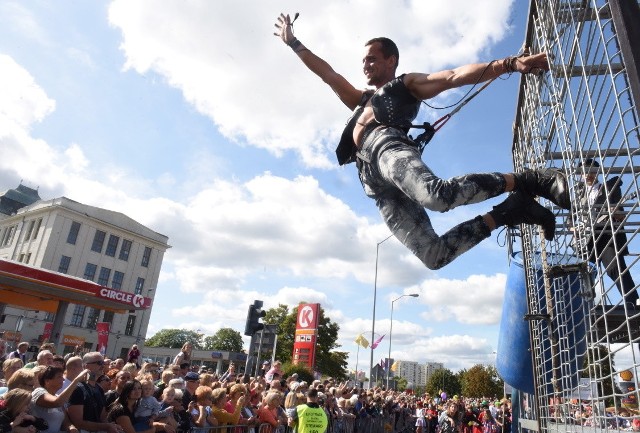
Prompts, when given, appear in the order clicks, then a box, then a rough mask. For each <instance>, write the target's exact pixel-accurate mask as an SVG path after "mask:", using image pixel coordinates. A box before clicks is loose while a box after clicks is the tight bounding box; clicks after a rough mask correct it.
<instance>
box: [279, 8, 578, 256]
mask: <svg viewBox="0 0 640 433" xmlns="http://www.w3.org/2000/svg"><path fill="white" fill-rule="evenodd" d="M296 18H297V14H296ZM293 21H295V18H294V20H293ZM293 21H292V19H291V17H290V16H289V15H284V14H281V15H280V17H278V21H277V23H276V25H275V26H276V29H277V31H276V32H275V33H274V34H275V35H276V36H278V37H280V38H281V39H282V41H283V42H284V43H285V44H287V45H288V46H289V47H290V48H291V49H292V50H293V52H294V53H296V55H297V56H298V57H299V58H300V60H302V62H303V63H304V64H305V65H306V66H307V68H309V69H310V70H311V71H312V72H313V73H315V74H316V75H318V76H319V77H320V78H321V79H322V80H323V81H324V82H325V83H327V84H328V85H329V86H330V87H331V89H333V91H334V92H335V93H336V94H337V95H338V97H339V98H340V100H341V101H342V102H343V103H344V104H345V105H346V106H347V107H349V109H351V110H354V112H353V115H352V117H351V118H350V120H349V121H348V123H347V126H346V128H345V131H344V132H343V134H342V138H341V140H340V144H339V145H338V148H337V149H336V154H337V157H338V162H339V163H340V165H343V164H347V163H350V162H356V165H357V167H358V174H359V177H360V181H361V183H362V186H363V188H364V190H365V193H366V194H367V195H368V196H369V197H371V198H373V199H374V200H375V201H376V205H377V206H378V209H379V211H380V214H381V215H382V218H383V219H384V221H385V223H386V224H387V226H388V227H389V229H390V230H391V232H392V233H393V234H394V235H395V237H396V238H398V239H399V240H400V242H402V243H403V244H404V245H405V246H406V247H407V248H409V249H410V250H411V251H412V252H413V254H415V255H416V256H417V257H418V258H419V259H420V260H421V261H422V262H423V263H424V264H425V266H426V267H427V268H429V269H439V268H441V267H443V266H445V265H447V264H449V263H450V262H451V261H452V260H454V259H455V258H456V257H458V256H459V255H460V254H462V253H464V252H465V251H467V250H469V249H471V248H472V247H474V246H475V245H477V244H478V243H480V242H481V241H482V240H484V239H486V238H488V237H489V236H490V234H491V231H492V230H494V229H495V228H497V227H500V226H503V225H507V226H514V225H518V224H523V223H524V224H538V225H540V226H541V227H542V229H543V230H544V236H545V238H546V239H548V240H551V239H553V236H554V232H555V217H554V215H553V213H552V212H551V211H550V210H548V209H546V208H544V207H542V206H541V205H540V204H538V203H537V202H536V201H535V199H534V197H535V196H541V197H544V198H546V199H549V200H551V201H552V202H553V203H555V204H557V205H558V206H560V207H562V208H565V209H569V208H570V207H571V206H570V203H569V188H568V185H567V181H566V178H565V177H564V175H563V174H562V172H560V171H558V170H555V169H544V170H526V171H524V172H521V173H507V174H502V173H482V174H467V175H464V176H458V177H453V178H451V179H448V180H445V179H440V178H439V177H437V176H436V175H435V174H434V173H433V172H432V171H431V170H430V169H429V168H428V167H427V166H426V165H425V164H424V162H423V161H422V158H421V152H420V149H419V145H418V144H417V143H416V142H415V141H413V140H412V139H411V138H410V137H409V136H408V135H407V132H408V130H409V128H410V127H411V126H412V125H411V122H412V121H413V120H414V119H415V117H416V116H417V115H418V110H419V109H420V104H421V101H422V100H425V99H429V98H433V97H435V96H436V95H438V94H440V93H441V92H444V91H445V90H449V89H453V88H456V87H461V86H464V85H471V84H478V83H480V82H485V81H490V80H493V79H495V78H497V77H499V76H500V75H503V74H505V73H513V72H520V73H523V74H525V73H534V74H539V73H542V72H544V71H547V70H548V69H549V64H548V62H547V56H546V54H544V53H541V54H534V55H531V56H523V57H507V58H505V59H504V60H500V61H492V62H489V63H480V64H470V65H466V66H461V67H459V68H456V69H453V70H447V71H442V72H436V73H433V74H423V73H409V74H403V75H400V76H398V77H396V68H397V67H398V60H399V57H400V55H399V52H398V48H397V47H396V44H395V43H394V42H393V41H391V40H390V39H388V38H375V39H371V40H370V41H368V42H367V43H366V44H365V53H364V57H363V59H362V70H363V72H364V75H365V77H366V80H367V84H368V85H369V86H374V87H375V88H376V90H375V92H374V91H371V90H358V89H356V88H355V87H353V86H352V85H351V84H350V83H349V82H348V81H347V80H346V79H345V78H344V77H342V76H341V75H340V74H338V73H337V72H335V71H334V70H333V68H332V67H331V66H330V65H329V64H328V63H327V62H326V61H324V60H323V59H321V58H320V57H318V56H317V55H315V54H314V53H312V52H311V51H310V50H309V49H308V48H307V47H305V46H304V45H303V44H302V42H300V41H299V40H298V39H297V38H296V37H295V36H294V35H293ZM512 191H513V192H512ZM504 192H512V193H511V194H510V195H509V196H508V197H507V199H506V200H505V201H504V202H502V203H500V204H498V205H497V206H494V207H493V210H491V211H489V212H488V213H486V214H484V215H481V216H478V217H476V218H474V219H472V220H469V221H466V222H463V223H461V224H459V225H457V226H455V227H453V228H452V229H451V230H449V231H448V232H446V233H445V234H443V235H442V236H438V235H437V234H436V233H435V231H434V230H433V227H432V226H431V220H430V219H429V216H428V215H427V213H426V211H425V208H426V209H429V210H432V211H439V212H446V211H448V210H451V209H453V208H455V207H457V206H460V205H466V204H470V203H478V202H481V201H484V200H487V199H489V198H492V197H496V196H498V195H500V194H502V193H504Z"/></svg>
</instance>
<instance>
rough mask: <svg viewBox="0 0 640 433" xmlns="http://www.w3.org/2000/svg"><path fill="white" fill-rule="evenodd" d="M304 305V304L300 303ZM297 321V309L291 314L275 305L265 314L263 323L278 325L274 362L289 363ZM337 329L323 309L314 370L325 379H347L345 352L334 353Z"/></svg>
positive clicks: (285, 308)
mask: <svg viewBox="0 0 640 433" xmlns="http://www.w3.org/2000/svg"><path fill="white" fill-rule="evenodd" d="M301 302H302V303H304V301H301ZM297 318H298V307H297V306H296V307H294V308H293V309H292V310H291V311H289V308H288V307H287V306H286V305H282V304H280V305H278V307H276V308H272V309H270V310H267V314H266V315H265V317H264V320H263V322H264V323H272V324H273V323H276V324H278V347H277V348H276V359H279V360H280V361H282V362H283V363H287V362H289V363H290V362H291V360H292V359H291V357H292V353H293V342H294V341H293V340H294V338H295V332H296V320H297ZM339 330H340V326H339V325H338V324H337V323H334V322H332V321H331V319H330V318H329V317H326V316H325V314H324V309H322V308H320V317H319V318H318V339H317V346H316V369H317V370H318V371H320V372H321V373H322V374H323V375H325V376H331V377H333V378H336V379H340V380H342V379H345V378H346V377H347V366H348V362H347V358H348V354H347V353H346V352H339V351H334V349H336V348H338V347H340V345H339V344H338V343H337V341H338V331H339Z"/></svg>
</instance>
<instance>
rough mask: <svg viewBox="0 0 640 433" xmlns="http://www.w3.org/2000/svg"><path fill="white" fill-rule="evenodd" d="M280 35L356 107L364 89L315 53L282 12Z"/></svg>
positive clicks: (278, 23)
mask: <svg viewBox="0 0 640 433" xmlns="http://www.w3.org/2000/svg"><path fill="white" fill-rule="evenodd" d="M275 26H276V29H277V31H276V32H275V33H274V35H276V36H278V37H279V38H280V39H282V41H283V42H284V43H285V44H287V45H288V46H289V47H291V49H292V50H293V52H294V53H296V54H297V55H298V57H300V60H302V62H303V63H304V64H305V65H306V66H307V68H309V70H311V72H313V73H314V74H316V75H317V76H318V77H320V78H321V79H322V81H324V82H325V83H327V84H328V85H329V87H331V89H333V91H334V92H335V93H336V95H338V97H339V98H340V100H341V101H342V102H343V103H344V105H346V106H347V107H349V109H350V110H353V109H354V108H356V106H357V105H358V103H359V102H360V99H361V98H362V93H363V92H362V90H358V89H356V88H355V87H353V86H352V85H351V83H349V82H348V81H347V80H346V79H345V78H344V77H343V76H342V75H340V74H338V73H337V72H336V71H334V70H333V68H332V67H331V65H329V64H328V63H327V62H326V61H324V60H323V59H321V58H320V57H318V56H316V55H315V54H313V53H312V52H311V51H310V50H309V49H308V48H307V47H305V46H304V45H303V44H302V42H300V41H299V40H298V39H296V37H295V36H294V35H293V31H292V23H291V18H290V17H289V15H284V14H280V16H279V17H278V22H277V23H276V24H275Z"/></svg>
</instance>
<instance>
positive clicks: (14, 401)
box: [0, 388, 37, 433]
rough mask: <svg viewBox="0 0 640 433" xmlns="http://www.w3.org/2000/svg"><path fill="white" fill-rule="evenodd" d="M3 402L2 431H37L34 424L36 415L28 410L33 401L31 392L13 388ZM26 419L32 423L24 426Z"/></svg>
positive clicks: (0, 417) (23, 432) (13, 432)
mask: <svg viewBox="0 0 640 433" xmlns="http://www.w3.org/2000/svg"><path fill="white" fill-rule="evenodd" d="M3 403H4V406H3V408H2V410H0V433H36V431H37V430H36V427H35V425H33V422H34V421H35V417H34V416H33V415H30V414H29V413H28V412H27V411H28V410H29V404H30V403H31V393H30V392H28V391H26V390H24V389H19V388H17V389H12V390H11V391H8V392H7V393H6V394H5V395H4V399H3ZM25 421H31V423H30V424H31V425H29V426H22V425H21V424H22V423H23V422H25Z"/></svg>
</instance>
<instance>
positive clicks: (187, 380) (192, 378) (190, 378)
mask: <svg viewBox="0 0 640 433" xmlns="http://www.w3.org/2000/svg"><path fill="white" fill-rule="evenodd" d="M184 386H185V389H184V390H183V393H182V405H183V406H184V407H189V403H191V402H192V401H195V395H196V389H198V386H200V375H198V373H195V372H193V371H190V372H189V373H187V374H186V375H185V376H184Z"/></svg>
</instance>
